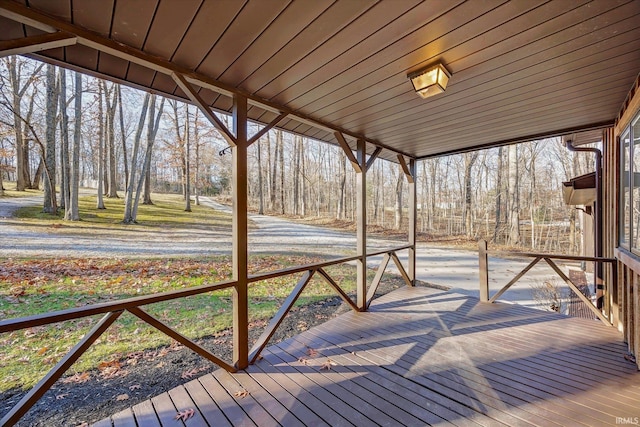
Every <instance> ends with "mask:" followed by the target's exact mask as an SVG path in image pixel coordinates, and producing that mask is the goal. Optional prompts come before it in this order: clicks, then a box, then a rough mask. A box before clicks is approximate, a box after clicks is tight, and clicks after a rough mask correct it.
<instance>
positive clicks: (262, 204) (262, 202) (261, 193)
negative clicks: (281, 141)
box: [256, 140, 264, 215]
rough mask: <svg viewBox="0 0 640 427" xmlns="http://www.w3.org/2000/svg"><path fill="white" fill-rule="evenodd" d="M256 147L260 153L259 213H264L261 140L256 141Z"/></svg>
mask: <svg viewBox="0 0 640 427" xmlns="http://www.w3.org/2000/svg"><path fill="white" fill-rule="evenodd" d="M256 149H257V154H258V215H264V191H263V188H262V159H261V157H262V154H261V151H262V147H261V145H260V140H258V141H257V142H256Z"/></svg>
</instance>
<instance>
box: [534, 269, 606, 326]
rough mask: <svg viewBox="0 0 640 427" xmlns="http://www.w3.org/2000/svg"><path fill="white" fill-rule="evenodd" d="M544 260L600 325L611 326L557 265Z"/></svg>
mask: <svg viewBox="0 0 640 427" xmlns="http://www.w3.org/2000/svg"><path fill="white" fill-rule="evenodd" d="M544 260H545V261H546V262H547V264H549V266H550V267H551V268H553V271H555V272H556V273H557V274H558V276H560V278H561V279H562V280H564V281H565V283H566V284H567V285H569V287H570V288H571V290H572V291H573V292H575V294H576V295H577V296H578V298H580V300H581V301H582V302H583V303H585V304H587V307H589V309H590V310H591V311H593V313H594V314H595V315H596V316H598V319H600V320H601V321H602V323H604V324H605V325H607V326H611V322H609V319H607V318H606V316H605V315H604V314H602V312H601V311H600V310H598V308H597V307H596V306H595V305H593V303H592V302H591V301H589V298H587V297H585V296H584V294H583V293H582V292H580V289H578V287H577V286H576V285H575V284H574V283H573V282H572V281H571V279H569V278H568V277H567V276H566V275H565V274H564V273H563V271H562V270H560V267H558V265H557V264H556V263H555V262H553V261H552V260H551V258H545V259H544Z"/></svg>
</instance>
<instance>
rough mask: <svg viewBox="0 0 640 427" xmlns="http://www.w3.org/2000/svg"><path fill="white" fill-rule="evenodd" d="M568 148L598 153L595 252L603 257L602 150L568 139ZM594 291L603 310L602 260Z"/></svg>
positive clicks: (596, 273)
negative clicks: (580, 144)
mask: <svg viewBox="0 0 640 427" xmlns="http://www.w3.org/2000/svg"><path fill="white" fill-rule="evenodd" d="M566 144H567V149H568V150H569V151H573V152H579V153H594V154H595V155H596V208H595V210H594V219H593V223H594V224H595V236H594V240H595V242H594V252H595V256H596V257H598V258H601V257H602V253H603V250H602V151H600V150H599V149H597V148H595V147H574V146H573V141H571V140H567V141H566ZM595 267H596V268H595V277H596V280H595V282H596V283H595V284H594V292H595V294H596V306H597V307H598V308H599V309H600V310H602V308H603V305H604V304H603V303H604V272H603V268H602V262H596V266H595Z"/></svg>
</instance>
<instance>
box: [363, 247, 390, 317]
mask: <svg viewBox="0 0 640 427" xmlns="http://www.w3.org/2000/svg"><path fill="white" fill-rule="evenodd" d="M390 260H391V255H389V253H388V252H387V253H386V254H384V257H383V258H382V261H381V262H380V265H379V266H378V270H377V271H376V275H375V277H374V278H373V282H371V286H370V287H369V292H367V308H369V306H370V305H371V301H373V297H374V296H375V295H376V291H377V290H378V286H379V285H380V281H381V280H382V275H383V274H384V272H385V270H386V269H387V265H389V261H390Z"/></svg>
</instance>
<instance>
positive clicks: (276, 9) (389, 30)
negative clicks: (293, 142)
mask: <svg viewBox="0 0 640 427" xmlns="http://www.w3.org/2000/svg"><path fill="white" fill-rule="evenodd" d="M7 2H8V4H16V3H17V4H22V5H25V4H28V6H29V8H31V9H33V10H34V11H37V12H43V13H45V14H48V15H50V16H52V17H53V18H54V19H56V20H58V21H61V22H65V23H70V24H73V25H74V26H77V27H78V28H81V29H86V30H90V31H92V32H94V33H95V34H97V35H99V36H102V37H105V38H106V39H110V40H112V41H116V42H118V43H122V44H124V45H126V46H125V47H130V48H134V49H138V50H140V51H141V52H142V53H144V54H147V55H150V56H151V57H155V58H158V59H160V60H163V61H168V62H169V63H171V64H173V65H175V66H176V67H177V69H179V70H180V69H186V70H191V71H193V72H195V73H199V74H200V75H202V76H204V77H206V78H209V79H213V80H215V81H217V82H218V83H220V84H221V85H222V86H224V87H226V88H229V89H231V91H236V90H237V91H239V92H243V93H247V94H249V95H250V96H251V97H253V100H250V101H252V102H253V103H254V104H255V102H254V101H256V100H264V102H265V103H266V104H267V106H268V108H267V110H269V111H267V112H266V111H265V109H263V108H254V107H252V108H251V109H250V111H249V118H250V119H252V120H262V121H263V122H266V123H268V122H269V121H270V120H272V119H273V118H274V117H275V115H274V111H276V110H280V111H283V112H290V113H294V114H293V115H290V116H289V118H288V119H287V120H283V121H282V122H281V123H280V124H279V127H281V128H283V129H286V130H291V131H294V132H297V133H300V134H302V135H305V136H308V137H312V138H315V139H320V140H324V141H327V142H332V143H335V139H334V138H333V134H334V132H335V131H336V130H339V131H341V132H342V133H343V134H344V135H345V138H347V142H348V143H349V145H350V146H351V147H352V148H354V147H355V139H357V138H361V137H363V138H365V139H366V140H367V141H368V142H369V143H377V144H378V145H379V146H383V147H386V148H390V149H391V150H396V151H399V152H401V153H403V154H405V155H406V156H412V157H418V158H420V157H427V156H430V155H437V154H440V153H444V152H451V151H456V150H465V149H469V148H471V147H478V146H490V145H493V144H500V143H509V142H514V141H520V140H524V139H526V138H530V137H536V136H541V135H545V136H551V135H559V134H562V133H570V132H571V131H573V130H576V129H583V128H586V129H593V128H599V127H604V126H609V125H612V124H613V123H614V121H615V118H616V116H617V114H618V112H619V110H620V107H621V105H622V103H623V101H624V99H625V96H626V93H627V92H628V90H629V88H630V87H631V85H632V84H633V81H634V80H635V78H636V76H637V75H638V72H639V71H640V49H637V46H638V44H639V43H640V19H638V18H639V17H640V2H638V1H634V0H594V1H587V0H579V1H571V2H569V1H546V0H536V1H515V0H514V1H507V0H487V1H483V2H477V1H470V0H466V1H465V0H456V1H425V2H421V1H419V0H394V1H380V2H377V1H374V0H348V1H345V0H340V1H337V2H332V1H328V0H322V1H320V0H319V1H314V2H311V3H309V2H303V1H297V0H261V1H256V0H243V1H241V0H219V1H215V2H214V1H204V0H185V1H175V0H140V1H137V2H134V3H131V2H124V1H116V0H100V1H98V0H29V1H27V0H17V1H16V2H13V1H12V0H0V6H1V5H2V4H3V3H5V4H7ZM32 25H34V26H35V27H37V28H35V27H34V26H29V25H23V24H21V23H18V22H16V21H13V20H11V19H8V18H4V17H0V40H11V39H15V38H20V37H24V36H34V35H39V34H42V33H43V32H47V31H52V29H51V28H50V27H46V26H45V27H43V26H40V25H36V24H32ZM125 47H123V48H125ZM32 56H34V57H37V58H39V59H43V60H49V61H52V62H55V63H56V64H61V65H67V66H69V67H70V68H73V69H79V70H82V71H84V72H87V73H89V74H93V75H97V76H102V77H106V78H110V79H113V80H116V81H121V82H125V83H129V84H131V85H132V86H136V87H141V88H148V89H151V90H154V91H156V92H159V93H164V94H168V95H171V96H174V97H179V98H185V97H186V96H185V94H184V93H183V92H182V91H181V90H180V89H179V88H178V86H177V85H176V84H175V82H174V81H173V80H172V79H171V77H170V76H169V75H168V74H166V73H164V72H160V71H158V70H152V69H149V68H145V67H143V66H140V65H136V64H133V63H131V62H129V61H127V60H126V59H122V58H117V57H116V56H113V55H111V54H109V53H105V52H99V51H98V50H96V49H94V48H93V47H88V46H86V45H85V44H83V43H79V44H77V45H73V46H66V47H60V48H56V49H51V50H47V51H42V52H38V53H37V54H32ZM435 60H440V61H442V62H443V63H444V64H445V65H446V66H447V67H448V68H449V69H450V70H451V71H452V73H453V76H452V78H451V81H450V84H449V87H448V88H447V91H446V92H445V93H444V94H441V95H439V96H436V97H433V98H429V99H427V100H423V99H420V98H419V97H418V96H416V95H415V93H414V92H413V89H412V86H411V84H410V82H409V81H408V80H407V78H406V75H407V72H409V71H412V70H415V69H417V68H418V67H420V66H423V65H425V64H428V63H430V62H432V61H435ZM609 73H610V74H609ZM198 91H199V94H200V96H201V97H202V99H204V100H205V102H207V103H208V104H209V105H210V106H211V107H212V108H213V109H214V110H217V111H227V112H229V111H230V110H231V106H232V102H231V100H230V99H229V97H228V96H227V95H224V94H223V95H221V94H220V93H215V92H212V91H211V90H210V88H202V89H198ZM214 91H216V89H215V88H214ZM301 118H303V119H301ZM308 119H311V121H314V122H315V123H316V125H312V124H311V123H310V121H309V120H308ZM317 124H320V126H317ZM327 124H329V125H330V126H329V127H330V129H328V128H327V126H326V125H327ZM369 145H370V147H371V148H370V150H369V153H371V152H373V150H374V149H375V147H374V146H373V145H371V144H369ZM391 150H389V149H385V150H383V151H382V152H381V153H380V157H381V158H385V159H388V160H392V161H395V160H396V154H395V153H394V152H392V151H391Z"/></svg>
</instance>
